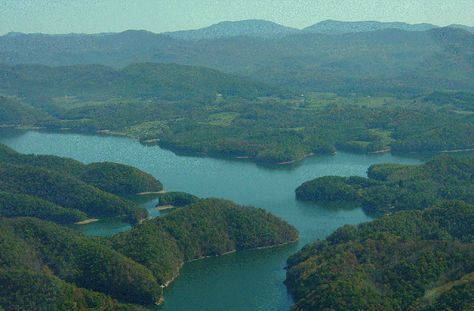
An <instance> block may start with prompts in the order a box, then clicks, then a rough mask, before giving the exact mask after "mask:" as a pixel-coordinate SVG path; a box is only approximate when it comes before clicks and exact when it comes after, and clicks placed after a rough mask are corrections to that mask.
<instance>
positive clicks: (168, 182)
mask: <svg viewBox="0 0 474 311" xmlns="http://www.w3.org/2000/svg"><path fill="white" fill-rule="evenodd" d="M0 143H4V144H6V145H8V146H10V147H12V148H13V149H15V150H17V151H19V152H22V153H36V154H54V155H59V156H65V157H71V158H74V159H77V160H79V161H82V162H85V163H90V162H100V161H113V162H118V163H124V164H129V165H133V166H135V167H138V168H140V169H142V170H144V171H146V172H148V173H151V174H152V175H154V176H155V177H157V178H158V179H159V180H160V181H161V182H162V183H163V184H164V186H165V189H166V190H167V191H185V192H189V193H192V194H195V195H198V196H200V197H220V198H225V199H229V200H232V201H235V202H237V203H240V204H246V205H253V206H256V207H260V208H264V209H266V210H268V211H270V212H271V213H273V214H275V215H277V216H279V217H281V218H283V219H285V220H286V221H288V222H289V223H291V224H292V225H294V226H295V227H296V228H297V229H298V230H299V232H300V236H301V241H300V242H299V243H298V244H294V245H288V246H284V247H280V248H274V249H265V250H255V251H246V252H243V253H238V254H231V255H227V256H222V257H217V258H209V259H204V260H200V261H195V262H191V263H188V264H186V265H185V266H184V267H183V269H182V271H181V274H180V276H179V277H178V278H177V279H176V280H175V281H174V282H173V283H172V284H171V285H170V286H169V287H168V288H167V289H166V290H165V303H164V304H163V305H162V306H161V307H159V309H160V310H229V311H231V310H288V309H289V306H290V305H291V298H290V297H289V296H288V295H287V292H286V288H285V286H284V285H283V280H284V279H285V270H284V267H285V261H286V259H287V257H288V256H289V255H291V254H293V253H294V252H296V251H297V250H298V249H299V248H301V247H302V246H303V245H304V244H306V243H308V242H310V241H314V240H316V239H323V238H325V237H326V236H327V235H328V234H330V233H331V232H332V231H334V230H335V229H336V228H338V227H340V226H342V225H344V224H357V223H360V222H364V221H368V220H369V217H367V216H366V215H365V214H364V213H363V212H362V211H361V209H360V208H358V207H356V206H344V207H335V206H318V205H316V204H309V203H302V202H298V201H296V200H295V198H294V189H295V188H296V187H297V186H298V185H300V184H301V183H302V182H304V181H307V180H309V179H312V178H315V177H318V176H324V175H340V176H350V175H361V176H365V174H366V171H367V168H368V167H369V166H370V165H371V164H375V163H385V162H390V163H406V164H416V163H420V160H418V159H415V158H408V157H400V156H394V155H390V154H382V155H359V154H357V155H356V154H349V153H342V152H340V153H338V154H337V155H335V156H318V157H313V158H309V159H307V160H305V161H304V162H303V163H301V164H299V165H297V166H293V167H284V168H265V167H259V166H257V165H255V164H253V163H250V162H241V161H229V160H222V159H211V158H200V157H187V156H177V155H175V154H174V153H172V152H170V151H167V150H163V149H161V148H159V147H158V146H143V145H141V144H139V143H138V142H137V141H134V140H131V139H127V138H120V137H103V136H86V135H77V134H51V133H40V132H18V131H11V130H9V131H3V130H2V131H0ZM150 200H151V199H150ZM143 204H144V205H145V206H148V207H150V208H151V207H152V206H153V202H151V201H146V200H145V202H143ZM150 210H152V209H150ZM157 215H159V213H158V212H156V211H154V216H157ZM129 228H130V227H129V226H128V225H126V224H123V223H121V222H120V221H116V220H113V219H108V220H103V221H100V222H97V223H93V224H90V225H86V226H82V227H81V228H80V229H81V230H82V231H84V232H85V233H87V234H91V235H110V234H113V233H115V232H119V231H124V230H128V229H129Z"/></svg>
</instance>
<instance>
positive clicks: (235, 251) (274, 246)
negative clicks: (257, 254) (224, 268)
mask: <svg viewBox="0 0 474 311" xmlns="http://www.w3.org/2000/svg"><path fill="white" fill-rule="evenodd" d="M299 240H300V239H299V238H297V239H296V240H294V241H289V242H285V243H280V244H275V245H268V246H259V247H254V248H248V249H243V250H239V251H238V250H237V249H234V250H230V251H227V252H225V253H222V254H219V255H213V256H202V257H200V258H195V259H191V260H188V261H184V262H182V263H181V265H180V266H179V268H178V270H177V272H176V275H174V276H173V277H172V278H171V279H170V280H168V281H166V282H165V283H164V284H162V285H161V288H163V289H164V288H167V287H168V286H170V285H171V283H173V281H175V280H176V279H177V278H178V277H179V275H180V271H181V269H182V268H183V266H184V265H185V264H187V263H191V262H195V261H199V260H205V259H209V258H214V257H221V256H227V255H231V254H238V253H240V252H243V251H258V250H264V249H271V248H277V247H283V246H286V245H290V244H294V243H298V242H299ZM164 302H165V296H164V294H163V296H162V297H161V298H160V300H159V301H158V302H157V303H156V305H158V306H159V305H161V304H162V303H164Z"/></svg>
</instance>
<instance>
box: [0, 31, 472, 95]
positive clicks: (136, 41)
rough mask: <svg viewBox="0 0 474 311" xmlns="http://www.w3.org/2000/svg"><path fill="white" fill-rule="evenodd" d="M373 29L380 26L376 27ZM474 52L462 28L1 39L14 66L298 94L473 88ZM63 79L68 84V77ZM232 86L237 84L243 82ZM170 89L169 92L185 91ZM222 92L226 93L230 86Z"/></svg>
mask: <svg viewBox="0 0 474 311" xmlns="http://www.w3.org/2000/svg"><path fill="white" fill-rule="evenodd" d="M327 26H328V25H327V24H326V28H327ZM379 26H380V25H379ZM385 26H386V25H385ZM385 26H384V27H385ZM370 27H372V29H373V25H372V26H370ZM377 27H378V26H377ZM418 27H420V26H418ZM423 27H427V26H426V25H425V26H423ZM473 55H474V34H473V33H471V32H468V31H466V30H463V29H458V28H455V27H451V28H446V27H444V28H433V29H430V30H426V31H407V30H403V29H392V28H390V29H380V30H377V31H369V32H353V33H338V34H324V33H311V32H306V33H305V32H303V31H301V32H297V33H294V34H290V35H286V36H277V37H261V36H260V37H255V36H253V37H252V36H237V37H229V38H218V39H207V40H181V39H175V38H172V37H170V36H169V35H165V34H154V33H152V32H147V31H143V30H142V31H136V30H129V31H125V32H122V33H114V34H101V35H65V36H56V35H54V36H51V35H43V34H31V35H25V34H23V35H19V34H16V35H15V34H13V35H10V36H2V37H0V63H5V64H7V65H16V64H44V65H48V66H70V65H78V64H102V65H106V66H109V67H113V68H115V69H118V68H124V67H127V66H129V65H131V64H136V63H175V64H181V65H192V66H199V67H207V68H212V69H215V70H219V71H221V72H224V73H230V74H233V75H238V76H241V77H244V78H247V79H250V80H254V81H258V82H263V83H265V84H267V85H269V86H273V87H277V88H284V89H290V90H291V91H295V92H306V91H323V92H327V91H329V92H336V93H338V94H342V93H359V94H365V95H387V94H391V95H393V94H394V93H396V94H400V95H403V96H411V95H417V94H421V93H424V94H428V93H431V92H433V91H434V90H453V91H471V90H472V89H473V88H474V61H473V60H474V58H473ZM0 68H1V66H0ZM175 70H176V71H177V72H179V71H180V70H178V68H175ZM173 72H174V71H173V70H172V71H171V73H173ZM171 76H174V75H173V74H171ZM205 76H208V77H213V78H212V80H213V81H215V82H216V84H215V85H218V84H219V83H217V82H218V80H219V78H218V76H219V75H218V74H217V73H214V72H207V73H206V74H205ZM1 79H2V77H1V76H0V80H1ZM224 80H227V81H230V80H229V79H224ZM59 82H61V83H63V81H62V80H61V79H60V80H59ZM177 82H179V79H178V81H177ZM237 84H239V83H237ZM126 85H128V84H125V86H126ZM150 85H151V84H150ZM191 85H194V84H193V83H191ZM232 85H234V83H232V84H229V86H232ZM5 86H7V87H8V85H2V83H1V81H0V88H4V87H5ZM164 86H165V87H166V89H168V90H170V88H169V87H167V86H166V84H165V85H164ZM183 86H186V85H183ZM186 87H187V86H186ZM231 88H232V89H234V90H235V89H236V88H235V85H234V86H232V87H231ZM258 88H259V87H257V89H258ZM126 89H129V88H128V87H126V88H125V89H124V90H126ZM225 89H226V90H227V91H228V93H229V94H227V96H228V95H230V94H231V93H232V92H230V89H229V88H228V87H226V88H225ZM244 89H248V90H250V89H255V88H254V87H250V88H247V87H243V88H242V90H244ZM37 90H38V91H39V90H41V89H40V88H39V89H37ZM198 90H199V87H197V88H196V85H194V87H193V91H192V93H201V92H200V91H199V92H198ZM215 91H217V90H215ZM166 93H168V94H169V96H168V97H170V96H171V97H173V96H175V95H177V94H179V93H176V92H171V93H169V92H166ZM205 93H206V92H205ZM207 93H208V92H207ZM211 93H214V94H215V92H214V91H213V92H211ZM219 93H223V95H224V96H226V94H224V93H225V92H223V91H222V92H219ZM251 93H254V92H251ZM257 93H258V92H257ZM173 94H175V95H173ZM254 94H255V93H254Z"/></svg>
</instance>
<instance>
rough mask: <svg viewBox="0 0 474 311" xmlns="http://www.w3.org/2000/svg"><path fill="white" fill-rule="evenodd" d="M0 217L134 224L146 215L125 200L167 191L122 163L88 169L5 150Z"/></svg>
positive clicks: (0, 157) (1, 149) (0, 164)
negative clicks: (117, 220) (117, 219)
mask: <svg viewBox="0 0 474 311" xmlns="http://www.w3.org/2000/svg"><path fill="white" fill-rule="evenodd" d="M0 173H1V176H2V178H1V180H0V215H1V216H3V217H15V216H27V217H37V218H41V219H45V220H50V221H55V222H58V223H74V222H78V221H82V220H85V219H87V218H94V217H96V218H98V217H120V218H123V219H124V220H126V221H129V222H131V223H136V222H139V221H141V220H143V219H145V218H146V217H147V212H146V210H145V209H142V208H139V207H138V206H137V205H136V204H135V203H133V202H131V201H129V200H127V199H125V198H123V197H121V196H119V195H126V194H136V193H139V192H153V191H160V190H162V189H163V186H162V184H161V183H160V182H159V181H158V180H156V179H155V178H154V177H153V176H151V175H149V174H147V173H144V172H142V171H140V170H138V169H136V168H133V167H130V166H126V165H122V164H116V163H92V164H88V165H85V164H83V163H81V162H78V161H75V160H73V159H68V158H61V157H56V156H42V155H24V154H20V153H17V152H15V151H14V150H12V149H10V148H8V147H6V146H3V145H0Z"/></svg>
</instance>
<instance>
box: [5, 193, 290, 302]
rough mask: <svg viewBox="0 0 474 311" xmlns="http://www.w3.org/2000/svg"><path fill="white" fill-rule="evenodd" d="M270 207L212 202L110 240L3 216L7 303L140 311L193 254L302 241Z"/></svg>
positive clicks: (158, 295) (159, 295) (158, 299)
mask: <svg viewBox="0 0 474 311" xmlns="http://www.w3.org/2000/svg"><path fill="white" fill-rule="evenodd" d="M297 238H298V233H297V231H296V230H295V229H294V228H293V227H292V226H290V225H288V224H287V223H286V222H284V221H283V220H281V219H279V218H277V217H275V216H272V215H270V214H268V213H267V212H265V211H263V210H259V209H255V208H250V207H241V206H238V205H235V204H233V203H232V202H228V201H224V200H217V199H209V200H201V201H199V202H198V203H196V204H193V205H191V206H188V207H183V208H181V209H179V210H177V211H173V212H170V213H169V214H167V215H166V216H163V217H160V218H158V219H155V220H149V221H145V222H144V223H142V224H140V225H138V226H136V227H135V228H134V229H133V230H132V231H130V232H127V233H122V234H119V235H117V236H114V237H112V238H110V239H106V238H93V237H86V236H84V235H82V234H81V233H79V232H77V231H74V230H71V229H66V228H64V227H61V226H59V225H55V224H53V223H49V222H45V221H41V220H38V219H33V218H12V219H7V218H0V248H1V249H2V252H0V291H1V293H2V294H1V295H0V307H3V308H5V309H6V310H25V311H30V310H31V311H33V310H85V309H89V308H90V309H94V310H141V308H140V307H138V306H129V305H123V303H133V304H139V305H143V306H153V304H155V303H159V302H161V301H162V298H163V297H162V286H165V285H166V284H167V283H168V282H170V281H171V280H172V279H173V278H174V277H175V276H176V274H177V273H178V272H179V269H180V268H181V266H182V264H183V263H184V262H185V261H189V260H191V259H197V258H201V257H205V256H217V255H222V254H224V253H226V252H230V251H240V250H244V249H252V248H257V247H269V246H277V245H280V244H285V243H289V242H293V241H295V240H297Z"/></svg>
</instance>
